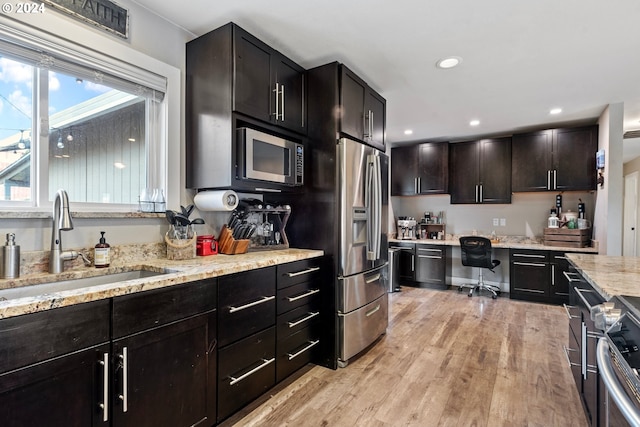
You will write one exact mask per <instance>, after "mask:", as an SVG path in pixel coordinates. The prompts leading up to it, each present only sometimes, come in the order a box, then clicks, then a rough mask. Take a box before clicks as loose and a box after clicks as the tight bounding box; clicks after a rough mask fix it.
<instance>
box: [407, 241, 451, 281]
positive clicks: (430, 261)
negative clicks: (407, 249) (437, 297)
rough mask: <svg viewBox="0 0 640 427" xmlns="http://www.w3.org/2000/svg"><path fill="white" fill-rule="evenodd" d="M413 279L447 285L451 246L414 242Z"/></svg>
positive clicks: (449, 273)
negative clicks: (414, 263)
mask: <svg viewBox="0 0 640 427" xmlns="http://www.w3.org/2000/svg"><path fill="white" fill-rule="evenodd" d="M415 270H416V271H415V280H416V282H420V283H427V284H431V285H440V286H446V285H447V277H451V247H450V246H444V245H425V244H416V269H415Z"/></svg>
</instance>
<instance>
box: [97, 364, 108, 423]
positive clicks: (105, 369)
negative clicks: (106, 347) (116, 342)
mask: <svg viewBox="0 0 640 427" xmlns="http://www.w3.org/2000/svg"><path fill="white" fill-rule="evenodd" d="M98 363H99V364H100V365H101V366H102V381H104V382H103V384H102V403H101V404H99V405H98V406H99V407H100V409H102V421H105V422H106V421H109V353H103V355H102V360H100V361H99V362H98Z"/></svg>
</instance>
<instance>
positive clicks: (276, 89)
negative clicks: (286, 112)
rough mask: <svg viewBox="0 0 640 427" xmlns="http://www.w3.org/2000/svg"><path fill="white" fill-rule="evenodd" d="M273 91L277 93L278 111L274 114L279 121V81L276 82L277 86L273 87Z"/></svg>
mask: <svg viewBox="0 0 640 427" xmlns="http://www.w3.org/2000/svg"><path fill="white" fill-rule="evenodd" d="M273 92H275V94H276V95H275V98H276V112H275V113H274V114H273V115H274V116H275V119H276V121H278V116H279V115H280V98H279V96H280V84H279V83H278V82H276V87H275V89H273Z"/></svg>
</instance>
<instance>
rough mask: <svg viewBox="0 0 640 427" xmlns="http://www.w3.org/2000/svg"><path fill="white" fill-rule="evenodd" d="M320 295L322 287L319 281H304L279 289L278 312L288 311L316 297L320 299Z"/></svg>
mask: <svg viewBox="0 0 640 427" xmlns="http://www.w3.org/2000/svg"><path fill="white" fill-rule="evenodd" d="M319 297H320V287H319V283H318V282H317V281H316V282H303V283H299V284H297V285H293V286H289V287H288V288H285V289H278V303H277V305H278V307H277V308H278V314H282V313H286V312H287V311H289V310H292V309H294V308H296V307H300V306H301V305H305V304H307V303H308V302H310V301H312V300H314V299H319Z"/></svg>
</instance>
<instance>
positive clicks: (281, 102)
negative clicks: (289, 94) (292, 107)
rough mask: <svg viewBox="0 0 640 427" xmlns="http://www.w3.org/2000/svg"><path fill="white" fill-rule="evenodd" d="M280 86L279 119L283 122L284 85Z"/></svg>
mask: <svg viewBox="0 0 640 427" xmlns="http://www.w3.org/2000/svg"><path fill="white" fill-rule="evenodd" d="M280 88H281V89H280V97H281V98H280V110H281V111H280V120H282V121H283V122H284V85H281V86H280Z"/></svg>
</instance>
